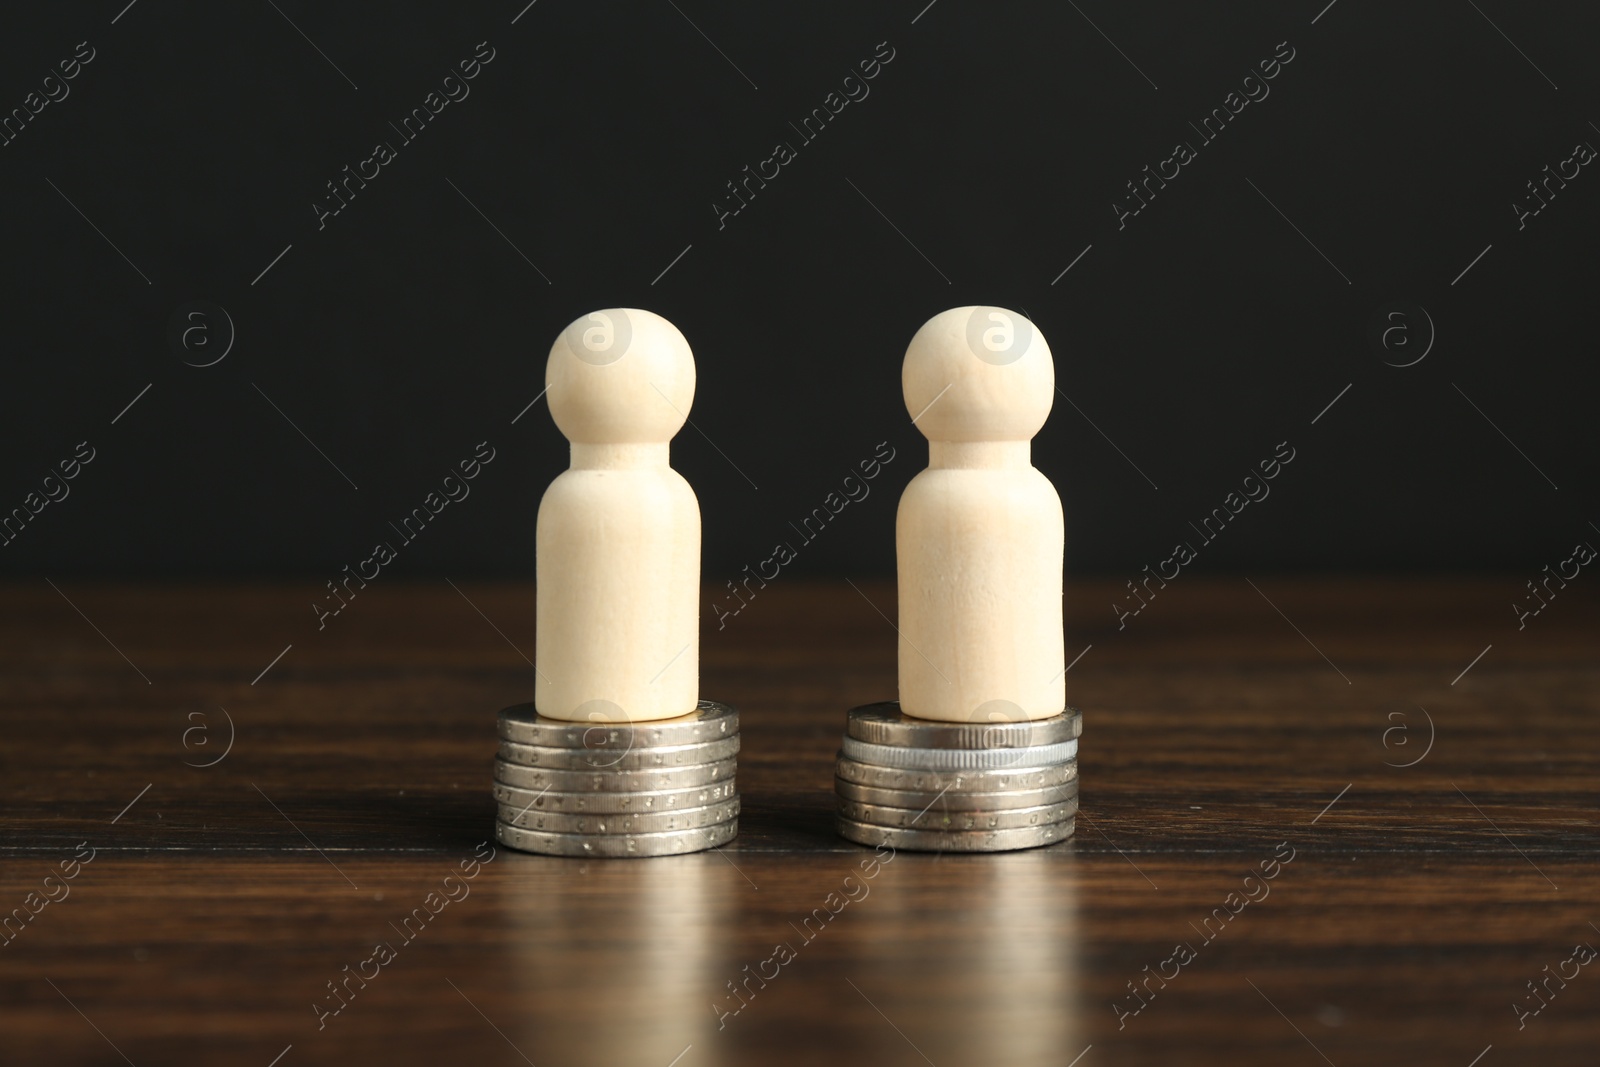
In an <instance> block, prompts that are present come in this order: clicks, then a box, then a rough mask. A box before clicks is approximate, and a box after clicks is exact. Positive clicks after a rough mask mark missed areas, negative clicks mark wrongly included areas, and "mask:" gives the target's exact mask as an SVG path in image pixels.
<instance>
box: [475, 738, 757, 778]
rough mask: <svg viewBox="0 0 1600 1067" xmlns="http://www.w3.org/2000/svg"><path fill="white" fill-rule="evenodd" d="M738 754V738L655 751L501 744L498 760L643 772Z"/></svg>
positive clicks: (568, 768)
mask: <svg viewBox="0 0 1600 1067" xmlns="http://www.w3.org/2000/svg"><path fill="white" fill-rule="evenodd" d="M738 752H739V735H738V734H734V735H733V736H732V737H724V738H723V739H722V740H720V741H702V742H701V743H699V744H697V745H667V746H665V747H657V748H631V749H618V748H549V747H546V746H544V745H524V744H519V743H518V742H516V741H507V740H505V739H504V738H501V740H500V758H501V759H503V760H505V761H506V762H508V763H517V764H520V765H522V766H524V767H548V768H549V769H550V770H552V771H645V770H659V769H662V768H666V767H686V766H689V765H691V764H696V763H715V762H716V761H717V760H721V759H727V758H729V757H730V756H734V755H737V754H738Z"/></svg>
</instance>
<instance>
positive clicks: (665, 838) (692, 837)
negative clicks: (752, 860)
mask: <svg viewBox="0 0 1600 1067" xmlns="http://www.w3.org/2000/svg"><path fill="white" fill-rule="evenodd" d="M738 833H739V820H738V819H729V820H728V821H727V822H724V823H718V824H717V825H715V826H705V827H700V828H697V829H694V830H666V831H663V832H661V833H654V834H551V833H545V832H543V831H540V830H521V829H518V828H517V827H515V826H507V825H506V824H505V823H503V822H500V821H499V820H496V821H495V824H494V836H495V840H497V841H499V842H500V843H501V844H502V845H505V846H506V847H507V848H514V849H518V850H520V851H522V852H538V853H541V854H543V855H546V856H608V857H622V856H676V855H681V854H683V853H685V852H699V851H701V850H702V849H708V848H715V847H717V846H718V845H725V844H727V843H728V842H729V841H732V840H733V839H734V838H735V837H736V836H738Z"/></svg>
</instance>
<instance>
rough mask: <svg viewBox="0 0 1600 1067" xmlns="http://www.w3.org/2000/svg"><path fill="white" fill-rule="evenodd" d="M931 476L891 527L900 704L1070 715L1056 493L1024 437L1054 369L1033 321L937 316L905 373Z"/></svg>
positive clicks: (905, 501) (1046, 405)
mask: <svg viewBox="0 0 1600 1067" xmlns="http://www.w3.org/2000/svg"><path fill="white" fill-rule="evenodd" d="M901 387H902V389H903V391H904V393H905V401H906V408H907V410H908V411H909V412H910V414H911V416H912V419H913V421H914V422H915V423H916V425H917V428H918V429H920V430H921V431H922V433H923V435H924V436H925V437H927V438H928V469H927V470H924V471H922V472H921V473H920V474H918V475H917V476H916V477H915V478H913V479H912V480H911V484H910V485H908V486H906V490H905V493H904V494H903V495H902V496H901V498H900V510H899V513H898V515H897V517H896V521H895V549H896V556H897V559H898V570H899V584H900V708H901V710H902V711H903V712H904V713H905V714H907V715H910V716H914V717H917V718H922V719H934V720H938V721H941V722H1003V721H1014V720H1030V721H1031V720H1035V719H1045V718H1049V717H1051V716H1054V715H1059V714H1061V713H1062V712H1063V711H1064V710H1065V708H1066V703H1067V701H1066V680H1065V673H1066V671H1065V653H1066V650H1065V640H1064V635H1063V629H1062V601H1061V596H1062V587H1061V581H1062V553H1063V548H1064V545H1065V532H1064V530H1065V528H1064V523H1063V519H1062V513H1061V498H1060V497H1059V496H1057V495H1056V491H1055V487H1054V486H1052V485H1051V484H1050V480H1049V479H1048V478H1046V477H1045V476H1044V475H1043V474H1041V473H1039V471H1038V470H1036V469H1035V468H1034V466H1033V463H1032V459H1031V455H1030V448H1031V446H1030V442H1031V440H1032V438H1033V436H1034V434H1036V433H1038V432H1039V430H1040V428H1041V427H1043V426H1044V421H1045V418H1046V417H1047V416H1048V415H1049V414H1050V407H1051V403H1052V401H1053V399H1054V393H1055V364H1054V362H1053V360H1052V359H1051V356H1050V348H1049V346H1048V345H1046V344H1045V340H1044V336H1043V335H1042V334H1041V333H1040V332H1039V330H1038V328H1037V327H1036V326H1034V325H1033V323H1031V322H1029V321H1028V319H1027V318H1025V317H1024V316H1022V315H1019V314H1017V313H1016V312H1014V311H1007V310H1006V309H1004V308H995V307H961V308H952V309H951V310H949V311H945V312H942V313H941V314H938V315H935V316H934V317H933V318H932V319H929V320H928V322H927V323H926V324H925V325H924V326H923V327H922V328H921V329H920V330H918V331H917V334H916V336H915V337H913V338H912V339H911V345H910V347H908V348H907V349H906V358H905V364H904V366H903V367H902V369H901Z"/></svg>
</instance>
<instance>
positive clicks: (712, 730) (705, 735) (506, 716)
mask: <svg viewBox="0 0 1600 1067" xmlns="http://www.w3.org/2000/svg"><path fill="white" fill-rule="evenodd" d="M738 732H739V712H738V710H737V709H735V708H733V707H731V706H730V705H727V704H719V703H717V702H716V701H715V700H702V701H700V705H699V707H698V708H697V709H696V710H695V711H692V712H690V713H689V714H688V715H682V716H679V717H678V718H676V719H652V720H650V721H647V722H634V723H629V722H622V723H616V722H567V721H565V720H562V719H548V718H545V717H544V716H543V715H540V714H539V713H538V712H537V711H535V710H534V708H533V705H532V704H513V705H512V706H511V707H509V708H506V709H505V710H504V711H502V712H501V713H500V736H501V737H503V738H505V739H506V740H507V741H516V742H518V743H520V744H524V745H545V746H547V747H549V748H581V749H611V750H616V749H622V750H624V751H626V750H628V749H633V748H658V747H660V746H662V745H697V744H700V743H701V742H703V741H717V740H720V739H722V738H724V737H732V736H733V735H735V734H737V733H738Z"/></svg>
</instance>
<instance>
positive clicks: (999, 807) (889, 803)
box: [833, 777, 1078, 811]
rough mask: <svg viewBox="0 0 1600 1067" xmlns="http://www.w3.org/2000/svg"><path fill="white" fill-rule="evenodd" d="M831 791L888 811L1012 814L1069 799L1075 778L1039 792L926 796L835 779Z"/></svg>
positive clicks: (1074, 793)
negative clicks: (935, 810) (878, 805)
mask: <svg viewBox="0 0 1600 1067" xmlns="http://www.w3.org/2000/svg"><path fill="white" fill-rule="evenodd" d="M833 791H834V792H835V793H836V794H838V795H839V797H841V798H842V799H844V800H853V801H855V802H856V803H858V804H880V805H882V806H884V807H888V808H910V809H911V810H912V811H922V810H923V809H924V808H927V807H929V806H930V805H936V806H937V807H938V808H939V810H940V811H1013V810H1015V809H1017V808H1036V807H1038V806H1039V805H1041V804H1059V803H1061V802H1062V801H1064V800H1070V799H1073V798H1075V797H1076V796H1077V795H1078V779H1077V778H1076V777H1073V778H1072V779H1071V780H1070V781H1067V782H1064V783H1062V784H1061V785H1052V786H1047V787H1045V788H1043V789H1013V790H1010V791H1009V792H999V793H965V792H960V793H958V792H956V791H955V790H951V789H947V790H945V791H944V792H942V793H940V792H933V793H927V792H913V791H908V790H904V789H878V788H874V787H873V786H870V785H857V784H856V783H854V782H847V781H845V780H844V779H842V778H835V779H834V781H833Z"/></svg>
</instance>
